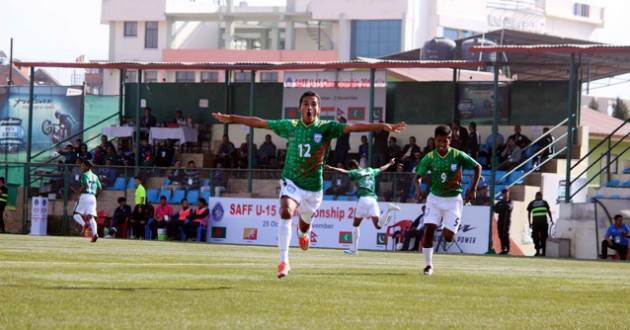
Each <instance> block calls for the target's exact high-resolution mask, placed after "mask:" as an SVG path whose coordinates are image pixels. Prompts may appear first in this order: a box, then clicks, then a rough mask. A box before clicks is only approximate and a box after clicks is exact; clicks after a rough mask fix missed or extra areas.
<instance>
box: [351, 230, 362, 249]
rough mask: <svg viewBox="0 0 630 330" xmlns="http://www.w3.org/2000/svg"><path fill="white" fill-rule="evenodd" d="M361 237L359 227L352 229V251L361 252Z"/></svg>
mask: <svg viewBox="0 0 630 330" xmlns="http://www.w3.org/2000/svg"><path fill="white" fill-rule="evenodd" d="M359 237H361V231H360V230H359V227H358V226H357V227H352V249H353V250H354V251H358V250H359Z"/></svg>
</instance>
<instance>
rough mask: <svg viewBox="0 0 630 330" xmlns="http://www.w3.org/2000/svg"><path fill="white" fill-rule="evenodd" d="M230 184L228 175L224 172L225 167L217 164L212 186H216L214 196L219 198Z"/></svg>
mask: <svg viewBox="0 0 630 330" xmlns="http://www.w3.org/2000/svg"><path fill="white" fill-rule="evenodd" d="M227 183H228V177H227V174H225V171H223V165H221V163H218V164H217V168H216V170H214V171H212V185H213V186H214V196H215V197H219V196H221V193H222V192H224V191H225V189H226V187H227Z"/></svg>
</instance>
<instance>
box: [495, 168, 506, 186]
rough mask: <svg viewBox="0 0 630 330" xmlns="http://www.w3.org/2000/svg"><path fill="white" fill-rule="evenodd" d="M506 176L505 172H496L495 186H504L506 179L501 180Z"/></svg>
mask: <svg viewBox="0 0 630 330" xmlns="http://www.w3.org/2000/svg"><path fill="white" fill-rule="evenodd" d="M506 174H507V171H496V173H495V180H496V183H497V184H505V183H506V182H507V178H503V177H504V176H505V175H506ZM501 178H503V179H502V180H501Z"/></svg>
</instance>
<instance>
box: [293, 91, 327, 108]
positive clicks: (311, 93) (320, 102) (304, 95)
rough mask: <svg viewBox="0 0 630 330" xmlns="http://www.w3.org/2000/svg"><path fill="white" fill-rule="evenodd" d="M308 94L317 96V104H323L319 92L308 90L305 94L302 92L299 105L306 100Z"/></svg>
mask: <svg viewBox="0 0 630 330" xmlns="http://www.w3.org/2000/svg"><path fill="white" fill-rule="evenodd" d="M307 96H315V97H316V98H317V105H319V106H321V104H322V98H321V96H319V94H317V93H316V92H315V91H307V92H304V94H302V96H300V104H299V106H302V101H303V100H304V98H305V97H307Z"/></svg>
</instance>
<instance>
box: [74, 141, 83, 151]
mask: <svg viewBox="0 0 630 330" xmlns="http://www.w3.org/2000/svg"><path fill="white" fill-rule="evenodd" d="M82 144H83V140H81V139H76V140H75V141H74V152H76V153H77V154H79V152H81V145H82Z"/></svg>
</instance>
